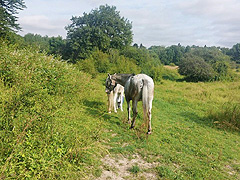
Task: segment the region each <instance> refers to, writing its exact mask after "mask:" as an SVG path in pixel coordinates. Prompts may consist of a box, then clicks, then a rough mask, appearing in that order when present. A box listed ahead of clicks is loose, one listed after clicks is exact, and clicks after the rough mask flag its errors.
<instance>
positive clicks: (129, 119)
mask: <svg viewBox="0 0 240 180" xmlns="http://www.w3.org/2000/svg"><path fill="white" fill-rule="evenodd" d="M127 111H128V124H130V123H131V114H130V113H131V112H130V101H129V100H127Z"/></svg>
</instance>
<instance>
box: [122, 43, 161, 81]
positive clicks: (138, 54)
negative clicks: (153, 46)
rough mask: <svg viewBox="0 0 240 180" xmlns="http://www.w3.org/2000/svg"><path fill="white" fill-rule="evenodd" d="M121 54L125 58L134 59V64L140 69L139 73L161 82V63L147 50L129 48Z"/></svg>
mask: <svg viewBox="0 0 240 180" xmlns="http://www.w3.org/2000/svg"><path fill="white" fill-rule="evenodd" d="M121 54H122V55H124V56H125V57H128V58H131V59H134V60H135V61H136V64H137V65H138V66H139V67H140V68H141V73H145V74H147V75H149V76H150V77H152V78H153V79H154V80H155V81H159V80H161V78H162V69H163V67H162V65H161V62H160V61H159V60H158V59H157V58H156V57H154V54H151V53H150V52H149V51H148V50H147V49H145V48H136V47H129V48H125V49H124V50H122V51H121Z"/></svg>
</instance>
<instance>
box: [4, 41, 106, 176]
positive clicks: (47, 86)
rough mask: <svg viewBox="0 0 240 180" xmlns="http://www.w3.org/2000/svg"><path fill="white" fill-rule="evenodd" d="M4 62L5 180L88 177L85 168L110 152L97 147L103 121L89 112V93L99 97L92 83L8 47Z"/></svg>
mask: <svg viewBox="0 0 240 180" xmlns="http://www.w3.org/2000/svg"><path fill="white" fill-rule="evenodd" d="M0 57H1V59H0V91H1V93H0V104H1V108H0V142H1V144H0V149H1V151H0V169H1V171H0V177H1V179H2V178H7V179H8V178H13V179H16V178H18V179H26V178H31V179H32V178H34V179H56V178H57V179H59V178H60V179H63V178H66V177H68V178H73V179H76V178H81V177H82V178H83V177H84V176H86V173H88V171H91V169H89V168H88V169H87V168H85V167H86V166H88V167H93V166H97V163H94V159H95V158H96V157H99V156H100V155H101V153H103V152H105V150H103V149H102V146H101V145H100V144H99V142H98V141H99V138H100V136H101V118H100V117H99V118H98V119H95V118H96V117H97V115H96V114H95V116H94V119H93V118H92V116H91V115H89V111H87V110H86V109H88V108H89V104H88V103H87V102H91V98H89V91H85V89H86V88H88V89H91V93H94V88H93V87H94V86H93V83H92V82H91V78H90V77H89V76H88V75H86V74H84V73H82V72H79V71H78V70H77V69H75V68H74V67H73V66H72V65H69V64H67V63H64V62H61V61H59V60H58V59H54V58H52V57H50V56H47V55H45V54H40V53H37V52H36V51H35V50H33V49H22V50H18V49H16V47H14V46H11V45H10V46H8V45H7V44H6V43H4V42H1V45H0ZM94 94H95V93H94ZM96 94H97V93H96ZM91 107H92V105H91ZM101 115H102V114H99V116H101ZM93 121H94V123H93ZM93 169H94V168H93Z"/></svg>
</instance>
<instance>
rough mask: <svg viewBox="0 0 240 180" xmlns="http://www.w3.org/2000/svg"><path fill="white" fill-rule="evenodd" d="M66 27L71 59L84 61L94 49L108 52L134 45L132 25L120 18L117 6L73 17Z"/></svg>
mask: <svg viewBox="0 0 240 180" xmlns="http://www.w3.org/2000/svg"><path fill="white" fill-rule="evenodd" d="M71 21H72V24H70V25H69V26H67V27H66V30H67V43H68V44H69V47H70V49H71V51H72V54H71V58H73V59H79V58H80V59H84V58H86V57H87V56H88V55H89V54H90V53H91V51H92V50H93V49H94V48H98V49H99V50H100V51H103V52H106V51H108V50H109V49H111V48H114V49H122V48H123V47H126V46H129V45H130V44H131V43H132V30H131V29H132V24H131V23H130V22H129V21H128V20H127V19H125V18H124V17H121V16H120V13H119V11H116V7H115V6H108V5H105V6H103V5H102V6H100V7H99V8H98V9H95V10H92V11H91V12H90V13H89V14H87V13H84V14H83V16H82V17H72V19H71Z"/></svg>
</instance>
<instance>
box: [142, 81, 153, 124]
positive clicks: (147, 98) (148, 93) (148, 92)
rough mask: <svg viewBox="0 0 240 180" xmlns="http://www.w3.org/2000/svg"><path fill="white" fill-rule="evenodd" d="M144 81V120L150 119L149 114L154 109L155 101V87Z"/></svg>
mask: <svg viewBox="0 0 240 180" xmlns="http://www.w3.org/2000/svg"><path fill="white" fill-rule="evenodd" d="M142 81H143V88H142V103H143V115H144V119H145V120H147V119H148V114H149V112H151V109H152V100H153V87H152V85H150V84H149V82H148V81H147V80H144V79H143V80H142Z"/></svg>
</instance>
